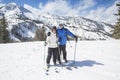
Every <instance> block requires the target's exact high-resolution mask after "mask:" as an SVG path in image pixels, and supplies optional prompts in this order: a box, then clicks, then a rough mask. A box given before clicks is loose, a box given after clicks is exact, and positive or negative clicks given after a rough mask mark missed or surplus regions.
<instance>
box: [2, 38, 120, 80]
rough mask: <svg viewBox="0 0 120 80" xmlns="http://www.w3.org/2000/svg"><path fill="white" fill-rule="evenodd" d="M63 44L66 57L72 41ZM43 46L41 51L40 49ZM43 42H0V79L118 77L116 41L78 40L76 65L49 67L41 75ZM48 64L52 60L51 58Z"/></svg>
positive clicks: (93, 79) (99, 79)
mask: <svg viewBox="0 0 120 80" xmlns="http://www.w3.org/2000/svg"><path fill="white" fill-rule="evenodd" d="M71 44H72V48H71V47H70V45H69V44H67V46H66V48H67V51H68V60H69V62H70V63H71V64H72V63H73V59H74V57H73V56H74V48H75V46H74V44H75V42H71ZM44 50H45V52H44ZM44 54H45V57H46V56H47V47H46V48H44V42H26V43H12V44H0V80H120V69H119V68H120V41H116V40H115V41H112V40H107V41H79V42H78V43H77V49H76V61H75V62H76V64H75V66H76V67H77V68H73V67H71V69H65V68H61V67H58V69H59V73H56V72H55V71H54V67H51V68H50V72H49V75H48V76H47V75H45V71H44V69H43V67H44ZM51 64H53V63H52V60H51Z"/></svg>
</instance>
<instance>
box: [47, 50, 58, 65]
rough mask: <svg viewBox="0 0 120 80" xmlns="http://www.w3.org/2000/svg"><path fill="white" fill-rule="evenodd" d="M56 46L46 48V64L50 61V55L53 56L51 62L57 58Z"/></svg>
mask: <svg viewBox="0 0 120 80" xmlns="http://www.w3.org/2000/svg"><path fill="white" fill-rule="evenodd" d="M57 53H58V52H57V48H48V55H47V60H46V62H47V64H49V63H50V60H51V57H52V56H53V63H54V64H56V59H57Z"/></svg>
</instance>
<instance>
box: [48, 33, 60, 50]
mask: <svg viewBox="0 0 120 80" xmlns="http://www.w3.org/2000/svg"><path fill="white" fill-rule="evenodd" d="M46 42H47V44H48V47H49V48H57V47H58V38H57V36H56V34H54V33H53V32H51V34H50V36H47V39H46Z"/></svg>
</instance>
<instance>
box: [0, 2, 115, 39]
mask: <svg viewBox="0 0 120 80" xmlns="http://www.w3.org/2000/svg"><path fill="white" fill-rule="evenodd" d="M0 14H4V15H5V17H6V20H7V22H8V25H9V27H8V29H9V32H10V36H11V38H12V39H13V40H15V41H27V40H31V39H32V38H33V37H34V35H35V31H36V29H37V28H39V27H43V26H44V27H46V28H49V27H52V26H57V27H58V25H59V24H60V23H62V24H64V26H65V27H66V28H68V29H70V30H71V31H72V32H73V33H74V34H76V35H78V36H79V37H80V39H90V40H100V39H102V40H103V39H105V40H106V39H112V38H111V31H112V30H113V26H112V25H110V24H106V23H103V22H97V21H94V20H90V19H87V18H83V17H80V16H77V17H72V16H58V15H53V14H50V13H47V12H41V11H40V10H39V9H36V8H33V7H31V6H29V5H27V4H25V5H24V6H18V5H17V4H16V3H8V4H4V5H2V4H0ZM31 24H32V25H31Z"/></svg>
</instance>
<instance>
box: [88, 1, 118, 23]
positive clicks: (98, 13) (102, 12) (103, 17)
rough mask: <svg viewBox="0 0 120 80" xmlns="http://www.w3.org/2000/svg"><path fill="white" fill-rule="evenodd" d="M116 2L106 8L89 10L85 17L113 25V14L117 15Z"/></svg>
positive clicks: (114, 19)
mask: <svg viewBox="0 0 120 80" xmlns="http://www.w3.org/2000/svg"><path fill="white" fill-rule="evenodd" d="M116 2H117V1H116ZM116 2H115V3H114V4H113V5H112V6H110V7H108V8H104V7H98V8H97V9H96V10H91V11H90V12H88V14H87V15H86V17H87V18H90V19H94V20H96V21H102V22H106V23H110V24H114V23H115V22H116V20H117V19H116V16H115V15H114V14H115V13H117V7H116Z"/></svg>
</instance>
